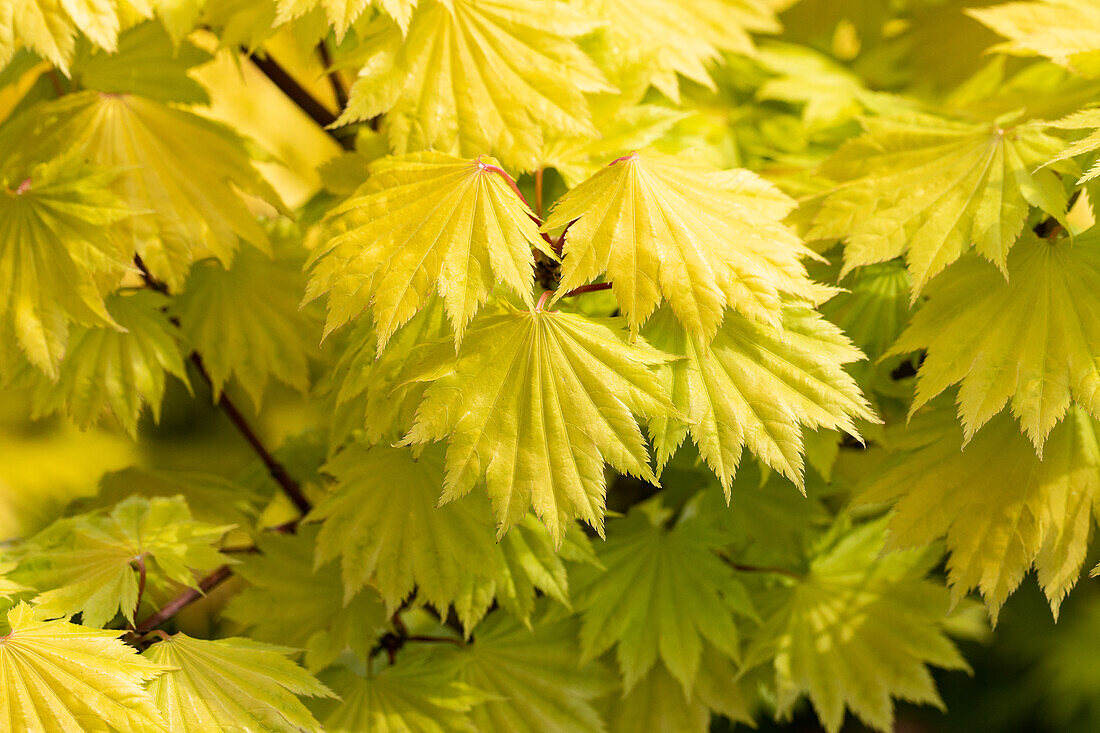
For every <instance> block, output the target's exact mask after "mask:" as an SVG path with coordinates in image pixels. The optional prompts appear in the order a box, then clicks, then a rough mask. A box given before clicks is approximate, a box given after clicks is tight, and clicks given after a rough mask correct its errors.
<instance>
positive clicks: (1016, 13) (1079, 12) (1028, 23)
mask: <svg viewBox="0 0 1100 733" xmlns="http://www.w3.org/2000/svg"><path fill="white" fill-rule="evenodd" d="M966 14H967V15H969V16H971V17H973V18H976V19H977V20H979V21H981V22H982V23H984V24H985V25H987V26H989V27H990V28H991V29H992V30H993V31H994V32H995V33H997V34H999V35H1001V36H1004V37H1005V38H1007V39H1009V40H1008V41H1007V42H1005V43H1003V44H1000V45H998V46H994V47H993V50H997V51H1007V52H1009V53H1013V54H1018V55H1021V56H1035V55H1039V56H1046V57H1047V58H1049V59H1051V60H1052V61H1054V62H1056V63H1059V64H1061V65H1063V66H1066V67H1068V68H1070V69H1073V70H1074V71H1077V72H1078V73H1082V74H1086V75H1089V76H1097V75H1100V3H1098V2H1096V0H1040V2H1009V3H1000V4H998V5H996V6H995V7H986V8H967V9H966Z"/></svg>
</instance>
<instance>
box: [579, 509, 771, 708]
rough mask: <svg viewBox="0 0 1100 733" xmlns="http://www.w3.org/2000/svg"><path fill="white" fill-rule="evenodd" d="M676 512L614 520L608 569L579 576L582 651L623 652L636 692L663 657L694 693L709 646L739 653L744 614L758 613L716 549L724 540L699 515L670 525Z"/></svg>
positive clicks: (588, 654) (603, 551)
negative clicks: (738, 617)
mask: <svg viewBox="0 0 1100 733" xmlns="http://www.w3.org/2000/svg"><path fill="white" fill-rule="evenodd" d="M668 514H669V511H668V510H665V509H662V508H661V507H660V506H659V505H653V504H649V505H645V506H642V507H640V508H636V509H634V510H632V511H631V512H630V514H629V515H627V517H626V518H625V519H618V520H614V521H613V522H611V523H610V524H609V525H608V532H607V541H606V542H605V543H603V545H602V546H600V547H599V549H598V550H597V554H598V556H599V559H600V563H601V565H602V566H603V567H604V568H606V570H605V571H600V570H595V569H588V568H584V569H581V570H579V571H578V575H577V585H578V591H577V606H578V608H579V609H580V611H581V619H582V626H581V649H582V651H583V655H584V659H593V658H595V657H596V656H599V655H600V654H602V653H603V652H605V651H607V650H608V649H610V648H611V646H612V645H617V646H616V650H615V654H616V658H617V659H618V662H619V667H620V669H621V671H622V674H623V678H624V679H623V688H624V690H625V691H626V692H629V691H630V690H631V689H632V688H633V687H634V685H635V684H636V683H637V682H638V681H639V680H640V679H642V677H644V676H645V674H646V673H647V672H649V670H650V669H652V668H653V666H654V664H656V663H657V660H658V658H660V660H661V661H662V662H663V664H664V666H665V667H667V668H668V671H669V672H671V673H672V676H673V677H675V678H676V680H677V681H678V682H679V683H680V685H681V687H682V688H683V692H684V694H685V695H690V691H691V689H692V685H693V684H694V682H695V677H696V673H697V672H698V671H699V665H700V661H701V659H702V657H703V650H704V649H705V648H706V647H707V646H708V644H709V645H712V646H714V647H715V648H716V649H717V650H718V651H720V652H721V653H722V654H725V655H726V656H728V657H730V658H733V659H736V658H738V657H739V654H740V650H739V648H738V647H739V638H740V635H739V634H738V632H737V624H736V622H735V620H734V618H735V615H736V614H741V615H751V614H752V613H753V610H752V606H751V604H750V602H749V599H748V594H747V592H746V590H745V588H744V587H743V586H742V585H741V584H740V583H739V582H738V581H737V580H736V579H735V578H734V577H733V571H732V570H731V569H730V568H729V567H728V566H727V565H726V564H725V563H723V562H722V560H721V559H719V557H718V556H717V555H716V554H715V553H714V550H715V549H716V548H718V547H720V546H721V544H722V542H721V537H720V536H718V535H717V534H715V533H714V532H712V531H708V527H707V526H706V525H705V524H704V523H703V522H702V521H701V520H699V519H688V520H684V521H680V522H678V523H677V524H676V525H675V526H674V527H672V528H671V529H670V528H667V527H665V526H664V523H665V522H666V521H667V520H668Z"/></svg>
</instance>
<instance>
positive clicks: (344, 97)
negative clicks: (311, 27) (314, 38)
mask: <svg viewBox="0 0 1100 733" xmlns="http://www.w3.org/2000/svg"><path fill="white" fill-rule="evenodd" d="M317 54H318V55H319V56H320V57H321V63H322V64H324V67H325V76H327V77H328V83H329V84H330V85H331V86H332V96H334V97H336V106H337V107H339V108H340V109H341V110H343V109H344V108H345V107H347V106H348V90H347V89H345V88H344V80H343V79H341V78H340V73H339V72H337V71H335V70H334V69H333V68H332V54H330V53H329V51H328V44H327V43H326V42H325V41H323V40H322V41H321V42H320V43H318V44H317Z"/></svg>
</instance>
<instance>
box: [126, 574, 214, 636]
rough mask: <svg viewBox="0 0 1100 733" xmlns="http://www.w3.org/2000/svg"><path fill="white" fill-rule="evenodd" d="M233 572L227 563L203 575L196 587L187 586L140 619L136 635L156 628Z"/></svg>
mask: <svg viewBox="0 0 1100 733" xmlns="http://www.w3.org/2000/svg"><path fill="white" fill-rule="evenodd" d="M232 574H233V571H232V570H230V569H229V566H228V565H222V566H221V567H220V568H218V569H217V570H214V571H213V572H212V573H210V574H209V575H207V576H206V577H204V578H203V579H202V580H200V581H199V584H198V588H188V589H187V590H186V591H184V592H183V593H181V594H180V595H178V596H176V597H175V598H173V599H172V600H171V601H169V602H168V603H166V604H164V606H163V607H162V608H161V609H160V610H159V611H157V612H156V613H154V614H153V615H152V616H150V617H149V618H147V619H145V620H144V621H142V622H141V623H140V624H138V625H137V628H136V629H135V630H134V631H135V633H137V634H138V635H141V634H147V633H149V632H150V631H152V630H153V629H155V628H157V627H158V626H160V625H161V624H163V623H165V622H166V621H168V620H169V619H171V618H172V617H173V616H175V615H176V614H177V613H179V612H180V611H182V610H183V609H185V608H187V607H188V606H190V605H191V604H192V603H194V602H195V601H197V600H199V599H200V598H202V597H203V596H205V595H206V594H207V593H209V592H210V591H211V590H213V589H214V588H217V587H218V586H219V585H221V584H222V583H224V582H225V581H226V580H228V579H229V577H230V576H231V575H232Z"/></svg>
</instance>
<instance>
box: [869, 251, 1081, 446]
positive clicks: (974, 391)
mask: <svg viewBox="0 0 1100 733" xmlns="http://www.w3.org/2000/svg"><path fill="white" fill-rule="evenodd" d="M1007 267H1008V276H1009V278H1010V279H1009V280H1008V281H1007V282H1006V281H1005V278H1004V277H1003V276H1002V275H1001V273H999V272H997V270H995V269H994V268H993V267H991V266H990V265H988V264H987V263H985V262H982V261H981V260H979V259H977V258H968V259H967V260H964V261H961V262H959V263H958V264H957V265H956V266H954V267H952V268H951V270H949V271H948V272H946V273H944V274H943V275H942V276H941V277H940V278H937V280H936V282H934V283H933V284H932V285H931V286H930V287H929V288H928V291H927V293H928V297H929V300H928V303H927V304H926V305H925V306H924V307H923V308H921V309H920V310H919V311H918V312H917V314H916V315H915V316H914V317H913V319H912V321H911V322H910V324H909V327H908V328H907V329H906V330H905V332H904V333H903V334H902V335H901V337H900V338H899V339H898V342H897V344H895V345H894V347H893V348H892V349H891V350H890V351H889V352H888V355H892V354H905V353H908V352H911V351H917V350H920V349H924V350H926V352H927V358H925V360H924V362H923V363H922V364H921V366H920V370H919V371H918V372H917V394H916V398H915V399H914V400H913V404H912V408H911V410H910V414H912V412H913V411H915V410H917V409H918V408H920V407H921V406H922V405H924V404H926V403H927V402H928V401H929V400H931V399H932V398H933V397H935V396H936V395H938V394H940V393H941V392H943V391H944V390H945V389H947V388H948V387H949V386H950V385H953V384H959V385H960V387H959V397H958V405H959V417H960V418H961V420H962V424H963V428H964V434H965V437H966V440H968V441H969V440H970V439H971V438H972V437H973V436H974V433H975V432H977V430H978V429H979V428H980V427H981V426H982V425H984V424H985V423H986V422H988V421H989V419H990V418H992V417H993V416H994V415H996V414H997V413H998V412H1000V411H1001V410H1002V409H1003V408H1004V406H1005V403H1009V404H1010V405H1011V409H1012V413H1013V415H1015V416H1016V417H1017V418H1018V419H1019V421H1020V424H1021V426H1022V428H1023V430H1024V432H1025V433H1027V435H1028V437H1029V438H1030V439H1031V442H1032V443H1034V444H1035V448H1036V450H1037V451H1039V453H1040V455H1042V449H1043V441H1044V440H1045V439H1046V436H1047V434H1048V433H1049V432H1050V430H1051V428H1053V427H1054V425H1056V424H1057V423H1058V421H1059V420H1061V419H1062V417H1063V416H1064V415H1065V414H1066V410H1067V409H1068V408H1069V407H1070V405H1071V404H1077V405H1078V406H1080V407H1082V408H1084V409H1085V410H1087V411H1088V412H1089V413H1091V414H1092V415H1094V416H1100V393H1098V392H1097V389H1096V385H1097V384H1098V383H1100V366H1098V364H1100V362H1098V357H1100V351H1098V349H1100V346H1098V345H1100V311H1098V306H1097V304H1096V298H1095V294H1096V293H1097V292H1100V236H1098V233H1097V232H1094V231H1090V232H1088V233H1086V234H1083V235H1080V236H1078V237H1077V238H1076V239H1073V240H1071V239H1058V240H1055V241H1048V240H1039V239H1038V238H1036V237H1035V236H1033V235H1028V236H1025V237H1023V238H1021V240H1020V242H1019V243H1018V244H1017V245H1016V246H1015V247H1014V248H1013V250H1012V253H1011V254H1010V255H1009V258H1008V263H1007Z"/></svg>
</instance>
